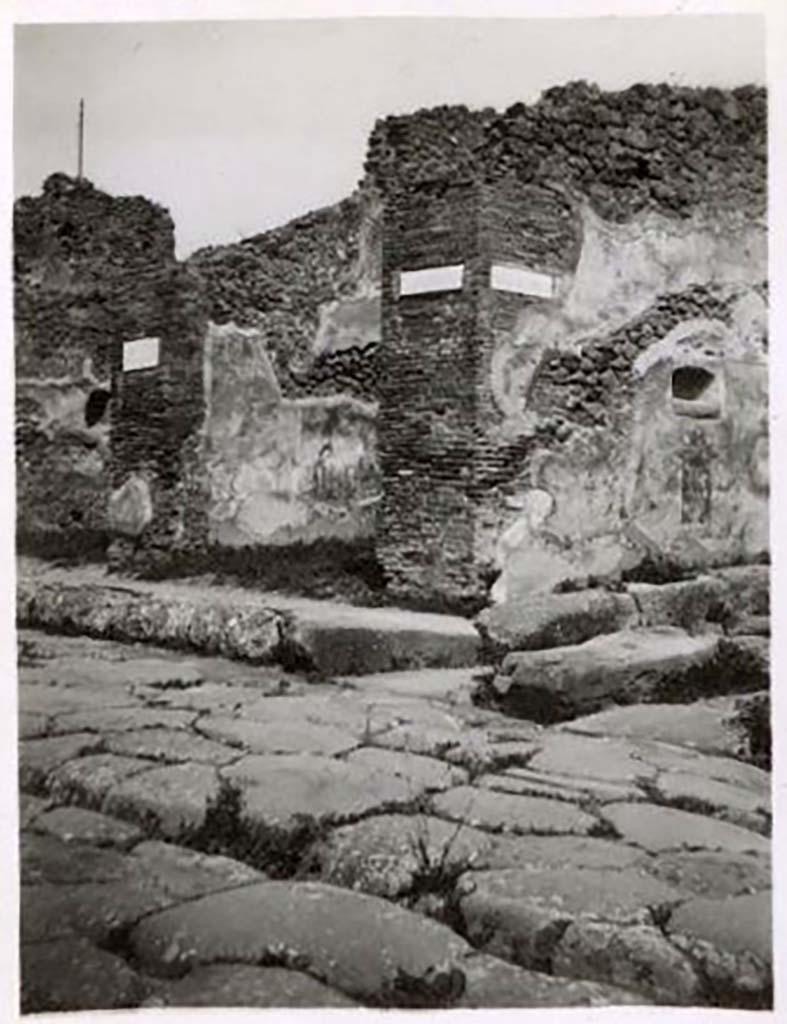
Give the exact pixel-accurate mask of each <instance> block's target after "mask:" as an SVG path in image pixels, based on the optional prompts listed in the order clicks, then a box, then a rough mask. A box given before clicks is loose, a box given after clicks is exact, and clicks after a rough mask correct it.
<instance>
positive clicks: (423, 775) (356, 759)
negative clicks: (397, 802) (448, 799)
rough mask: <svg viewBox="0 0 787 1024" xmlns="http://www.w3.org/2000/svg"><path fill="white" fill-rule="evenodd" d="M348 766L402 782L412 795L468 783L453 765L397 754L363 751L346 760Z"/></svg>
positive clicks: (428, 758)
mask: <svg viewBox="0 0 787 1024" xmlns="http://www.w3.org/2000/svg"><path fill="white" fill-rule="evenodd" d="M347 763H348V764H351V765H354V766H355V767H357V768H363V769H366V770H367V771H369V772H378V773H382V774H385V775H392V776H394V777H395V778H397V779H402V780H403V781H404V782H406V783H407V785H408V786H409V787H411V788H412V790H413V793H414V794H421V793H426V792H433V791H436V790H443V789H450V787H451V786H459V785H462V783H464V782H467V778H468V776H467V772H466V771H465V770H464V769H463V768H458V767H457V766H456V765H452V764H445V763H444V762H443V761H439V760H438V759H437V758H435V757H423V756H421V755H420V754H410V753H406V752H404V751H398V750H378V749H375V748H374V747H363V748H362V749H360V750H355V751H353V753H351V754H350V755H349V756H348V757H347Z"/></svg>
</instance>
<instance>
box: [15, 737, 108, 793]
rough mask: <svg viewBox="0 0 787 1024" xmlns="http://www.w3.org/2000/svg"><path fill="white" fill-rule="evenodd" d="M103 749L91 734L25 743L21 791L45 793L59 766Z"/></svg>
mask: <svg viewBox="0 0 787 1024" xmlns="http://www.w3.org/2000/svg"><path fill="white" fill-rule="evenodd" d="M100 749H101V738H100V737H98V736H95V735H94V734H93V733H88V732H81V733H75V734H74V735H72V736H48V737H46V738H45V739H39V740H22V742H21V743H20V744H19V785H20V787H21V788H22V789H29V790H38V789H42V788H43V787H45V786H46V783H47V779H48V777H49V775H50V773H51V772H53V771H54V770H55V769H56V768H57V767H58V766H59V765H62V764H64V763H65V762H66V761H71V760H73V759H74V758H77V757H79V756H80V755H81V754H88V753H90V752H91V751H94V750H100Z"/></svg>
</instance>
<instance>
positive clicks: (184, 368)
mask: <svg viewBox="0 0 787 1024" xmlns="http://www.w3.org/2000/svg"><path fill="white" fill-rule="evenodd" d="M150 284H151V289H150V292H149V294H148V319H147V325H146V326H147V330H146V332H145V337H142V338H140V337H137V338H134V339H131V340H128V341H124V342H122V343H119V344H117V345H116V346H115V348H114V351H113V357H112V381H113V401H112V410H111V428H110V438H111V440H110V446H111V477H112V480H111V482H112V487H113V492H112V495H111V496H110V516H109V518H110V527H111V528H112V530H113V533H114V535H115V539H114V541H113V543H112V545H111V546H110V551H109V562H110V564H111V565H112V566H114V567H124V568H132V567H133V568H136V569H142V570H143V571H151V570H155V569H158V568H160V567H162V566H165V565H166V564H167V563H170V562H171V561H172V560H173V559H177V558H178V557H179V556H180V555H182V554H183V553H185V552H187V551H188V552H189V554H190V555H192V556H193V552H194V550H195V548H198V547H199V544H200V542H204V540H205V537H206V529H205V522H204V519H205V505H204V501H203V498H202V494H201V489H200V477H201V474H200V472H199V465H198V445H199V431H200V428H201V426H202V423H203V420H204V410H205V395H204V384H203V340H204V336H205V331H206V329H207V318H206V316H205V308H204V300H203V294H202V289H201V284H200V282H198V281H196V280H193V279H192V278H191V276H190V275H189V274H188V272H187V271H184V270H182V269H181V268H172V269H167V270H166V271H164V272H162V273H161V274H160V275H158V276H157V278H156V279H155V280H152V281H151V282H150ZM140 495H141V497H140Z"/></svg>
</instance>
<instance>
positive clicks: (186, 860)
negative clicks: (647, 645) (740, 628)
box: [19, 629, 772, 1011]
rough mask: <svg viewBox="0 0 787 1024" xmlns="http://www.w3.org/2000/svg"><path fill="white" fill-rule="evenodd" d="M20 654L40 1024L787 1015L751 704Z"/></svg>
mask: <svg viewBox="0 0 787 1024" xmlns="http://www.w3.org/2000/svg"><path fill="white" fill-rule="evenodd" d="M19 653H20V662H21V667H20V690H19V708H20V719H19V721H20V736H21V742H20V783H21V790H22V796H21V819H22V822H21V823H22V830H23V831H22V883H23V886H22V900H21V902H22V944H23V945H22V991H23V1008H24V1009H25V1010H27V1011H44V1010H66V1009H94V1008H112V1007H121V1006H138V1005H145V1006H160V1005H181V1006H188V1005H195V1006H196V1005H211V1006H221V1005H225V1006H228V1005H244V1006H260V1007H261V1006H287V1007H297V1006H351V1005H365V1006H400V1007H448V1006H453V1007H474V1006H483V1007H495V1006H519V1007H537V1006H587V1005H596V1004H597V1005H609V1004H623V1003H638V1004H642V1003H660V1004H668V1003H677V1004H683V1005H723V1006H742V1007H763V1006H767V1005H769V1003H770V999H771V986H772V981H771V928H770V898H771V893H770V885H771V881H770V879H771V875H770V839H769V834H770V774H769V773H768V772H766V771H763V770H761V769H759V768H757V767H755V766H753V765H752V764H750V763H745V762H744V761H741V760H738V759H737V758H736V757H735V756H733V755H734V754H735V746H734V743H733V742H732V738H731V735H730V732H729V728H728V726H727V723H728V721H729V712H730V708H731V706H732V702H733V701H734V698H733V697H716V698H713V699H710V700H705V701H702V702H698V703H697V704H694V705H682V706H681V705H659V704H650V705H640V706H632V707H627V708H616V709H613V710H610V711H602V712H600V713H597V714H594V715H589V716H586V717H584V718H576V719H574V720H572V721H570V722H567V723H564V724H562V725H558V726H552V727H540V726H537V725H535V724H532V723H530V722H528V721H523V720H516V719H511V718H508V717H505V716H503V715H501V714H499V713H497V712H495V711H491V710H486V709H483V708H479V707H476V706H474V705H473V703H472V702H471V699H470V697H471V691H472V687H473V674H474V671H476V670H473V669H422V670H412V671H404V672H389V673H386V674H380V675H372V676H356V677H354V678H345V679H342V678H341V677H338V678H335V679H333V680H332V681H331V682H314V681H312V680H311V679H310V678H308V677H307V676H305V675H297V674H292V673H288V672H286V671H284V670H281V669H279V668H275V667H272V668H261V667H256V666H253V665H249V664H242V663H238V662H232V661H228V660H223V659H221V658H208V657H200V656H193V657H192V656H189V655H182V654H175V653H173V652H171V651H164V650H161V649H156V648H153V647H149V646H143V645H123V644H119V643H114V642H110V641H100V640H90V639H83V638H69V637H63V636H53V635H51V634H46V633H42V632H38V631H35V630H31V629H23V630H21V631H20V633H19Z"/></svg>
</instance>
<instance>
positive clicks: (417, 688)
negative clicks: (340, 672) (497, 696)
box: [336, 668, 478, 704]
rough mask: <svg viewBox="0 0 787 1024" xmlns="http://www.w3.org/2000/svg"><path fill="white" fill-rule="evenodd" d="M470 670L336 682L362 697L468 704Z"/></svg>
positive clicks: (439, 670)
mask: <svg viewBox="0 0 787 1024" xmlns="http://www.w3.org/2000/svg"><path fill="white" fill-rule="evenodd" d="M477 671H478V670H477V669H473V668H424V669H410V670H408V671H405V672H377V673H374V674H373V675H365V676H345V677H339V678H338V679H337V680H336V682H338V683H339V684H341V685H343V686H349V687H351V688H352V689H353V690H356V691H358V692H359V693H362V694H363V695H364V696H366V697H370V696H371V697H374V696H377V695H378V694H380V693H395V694H398V695H399V696H404V697H418V698H420V699H422V700H441V701H446V702H447V703H449V704H460V703H470V698H471V695H472V691H473V688H474V685H475V684H474V680H473V677H474V675H475V674H476V673H477Z"/></svg>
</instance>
